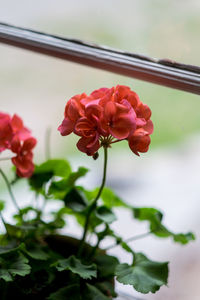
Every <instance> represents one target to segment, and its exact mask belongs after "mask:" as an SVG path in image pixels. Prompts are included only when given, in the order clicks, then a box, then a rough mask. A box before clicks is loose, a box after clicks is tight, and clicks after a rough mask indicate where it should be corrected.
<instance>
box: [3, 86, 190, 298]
mask: <svg viewBox="0 0 200 300" xmlns="http://www.w3.org/2000/svg"><path fill="white" fill-rule="evenodd" d="M150 118H151V110H150V108H149V107H148V106H147V105H145V104H143V103H142V102H141V101H140V99H139V97H138V95H137V94H136V93H135V92H133V91H132V90H131V89H130V88H129V87H126V86H120V85H118V86H116V87H113V88H110V89H108V88H101V89H99V90H96V91H94V92H92V93H91V94H90V95H89V96H88V95H86V94H85V93H83V94H81V95H76V96H74V97H72V98H71V99H70V100H69V101H68V102H67V104H66V107H65V113H64V120H63V122H62V123H61V125H60V126H59V128H58V130H59V131H60V133H61V135H62V136H66V135H68V134H70V133H72V132H73V133H75V134H76V135H78V136H79V137H80V139H79V141H78V143H77V147H78V149H79V150H80V151H81V152H84V153H86V154H87V155H89V156H91V157H92V158H93V159H95V160H96V159H97V158H98V155H99V154H98V150H99V149H100V148H103V155H104V165H103V176H102V181H101V185H100V187H99V188H96V189H94V190H87V189H85V188H84V187H83V186H80V185H79V184H78V179H79V178H81V177H82V176H85V175H86V173H87V172H88V170H87V169H86V168H85V167H80V168H79V169H78V170H77V171H73V170H72V169H71V166H70V164H69V162H68V161H67V160H65V159H48V160H47V161H45V162H43V163H42V164H40V165H34V163H33V148H34V147H35V145H36V139H35V138H34V137H32V135H31V133H30V131H29V130H28V129H27V128H26V127H25V126H24V124H23V121H22V120H21V118H20V117H19V116H17V115H14V116H13V117H11V116H10V115H8V114H5V113H0V152H1V153H3V152H4V150H9V151H11V152H12V153H13V154H14V156H12V157H11V161H12V163H13V164H14V166H15V170H14V172H15V178H14V179H13V180H12V181H11V180H9V179H8V178H7V176H6V175H5V173H4V172H3V170H2V168H1V169H0V173H1V176H2V178H3V179H4V181H5V183H6V185H7V188H8V192H9V194H10V197H11V199H12V201H13V205H15V208H16V211H17V212H16V213H15V215H14V216H13V222H12V223H8V222H7V220H6V214H5V213H4V206H6V204H5V203H4V202H3V201H1V202H0V217H1V221H2V223H3V225H4V227H5V232H4V233H2V234H1V235H0V297H1V299H13V297H17V298H19V299H27V298H28V299H37V300H39V299H49V300H59V299H68V300H70V299H73V300H74V299H75V300H81V299H82V300H96V299H98V300H109V299H113V298H115V297H116V296H117V294H116V292H115V284H114V280H115V279H116V280H118V281H119V282H120V283H122V284H127V285H132V286H133V288H134V289H135V290H136V291H138V292H141V293H149V292H152V293H155V292H156V291H158V290H159V288H160V287H161V286H162V285H166V284H167V278H168V262H156V261H152V260H150V259H149V258H148V257H147V256H146V254H143V253H137V252H135V251H134V249H132V248H131V247H130V246H129V244H128V242H129V241H130V240H131V239H129V240H125V239H123V237H121V236H118V235H117V234H116V232H114V230H113V229H112V225H111V224H112V222H114V221H116V219H117V218H116V215H115V212H114V210H115V209H120V208H125V209H127V210H130V211H131V212H132V214H133V218H135V219H137V220H139V221H148V222H149V234H153V235H156V236H157V237H160V238H167V237H171V238H173V240H174V241H175V242H178V243H181V244H187V243H188V242H189V241H190V240H193V239H194V235H193V234H192V233H190V232H189V233H186V234H182V233H181V234H175V233H173V232H171V231H170V230H168V229H167V228H166V227H165V226H164V225H163V224H162V217H163V214H162V213H161V212H160V211H159V210H157V209H155V208H152V207H135V206H132V205H130V204H127V203H125V202H124V201H123V200H122V199H121V198H119V197H118V196H117V195H116V194H115V192H114V191H112V190H111V189H110V188H108V187H106V186H105V184H106V172H107V162H108V152H109V151H110V148H111V146H113V144H115V143H117V142H120V141H122V140H127V142H128V145H129V147H130V149H131V151H132V152H133V153H134V154H136V155H139V153H140V152H147V150H148V147H149V144H150V134H152V132H153V123H152V121H151V119H150ZM4 159H5V158H4V157H3V156H2V158H1V160H4ZM21 178H26V180H27V184H28V186H29V189H30V193H32V194H34V195H35V203H33V205H31V206H30V205H27V206H25V207H21V206H20V205H19V201H18V199H16V198H15V196H14V193H13V185H15V183H16V182H18V181H19V180H21ZM39 197H40V201H41V199H42V202H43V205H42V207H41V206H40V207H39V206H38V205H37V200H38V198H39ZM50 201H57V202H59V203H61V204H62V205H61V207H59V208H58V209H57V210H56V211H55V210H54V211H50V212H48V216H47V215H45V213H44V206H48V204H49V202H50ZM68 215H70V216H73V217H74V218H75V219H76V221H77V223H78V224H79V225H80V226H81V227H82V228H83V234H82V237H81V238H80V239H75V238H74V237H71V236H65V235H61V234H60V229H64V228H65V226H66V217H67V216H68ZM88 233H90V234H91V235H92V236H93V237H95V241H96V242H95V243H94V242H93V243H92V244H90V243H89V242H88V240H87V236H88ZM106 237H110V238H111V239H113V241H114V244H113V245H112V246H115V245H120V246H121V247H122V248H123V249H124V251H127V252H129V253H130V254H131V256H132V263H131V264H127V263H123V262H121V261H119V259H118V258H117V257H114V256H111V255H109V254H108V253H107V252H106V250H107V249H103V248H102V247H101V242H102V241H103V240H104V239H105V238H106ZM133 238H134V237H133ZM112 246H111V247H112Z"/></svg>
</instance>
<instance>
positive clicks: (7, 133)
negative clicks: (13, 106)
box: [0, 113, 37, 177]
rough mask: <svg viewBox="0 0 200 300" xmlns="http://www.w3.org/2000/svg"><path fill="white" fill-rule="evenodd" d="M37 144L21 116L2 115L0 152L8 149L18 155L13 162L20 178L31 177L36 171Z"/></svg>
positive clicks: (0, 115) (0, 119) (0, 116)
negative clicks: (34, 152) (34, 159)
mask: <svg viewBox="0 0 200 300" xmlns="http://www.w3.org/2000/svg"><path fill="white" fill-rule="evenodd" d="M36 142H37V141H36V139H35V138H33V137H32V136H31V132H30V130H29V129H27V128H26V127H25V126H24V124H23V121H22V119H21V118H20V117H19V116H17V115H16V114H15V115H14V116H13V117H10V116H9V115H8V114H5V113H0V152H2V151H3V150H6V149H8V150H11V151H12V152H13V153H15V154H16V156H15V157H12V159H11V160H12V162H13V164H14V165H15V166H16V172H17V174H18V176H20V177H30V176H31V175H32V173H33V171H34V164H33V161H32V160H33V152H32V149H33V148H34V147H35V145H36Z"/></svg>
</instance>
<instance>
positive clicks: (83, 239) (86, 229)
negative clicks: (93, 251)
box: [78, 147, 108, 256]
mask: <svg viewBox="0 0 200 300" xmlns="http://www.w3.org/2000/svg"><path fill="white" fill-rule="evenodd" d="M107 161H108V148H107V147H104V168H103V179H102V183H101V186H100V189H99V191H98V193H97V195H96V198H95V199H94V200H93V201H92V203H91V204H90V206H89V208H88V212H87V215H86V221H85V226H84V232H83V237H82V239H81V242H80V246H79V250H78V256H81V254H82V251H83V247H84V243H85V239H86V236H87V232H88V227H89V222H90V216H91V214H92V212H93V211H94V210H95V208H96V204H97V201H98V199H99V197H100V196H101V193H102V191H103V188H104V185H105V182H106V171H107Z"/></svg>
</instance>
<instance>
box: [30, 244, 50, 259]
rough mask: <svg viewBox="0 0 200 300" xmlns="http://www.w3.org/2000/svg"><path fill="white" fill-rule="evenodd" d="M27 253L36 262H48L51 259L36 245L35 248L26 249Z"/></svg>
mask: <svg viewBox="0 0 200 300" xmlns="http://www.w3.org/2000/svg"><path fill="white" fill-rule="evenodd" d="M25 253H26V254H27V255H28V256H30V257H31V258H33V259H36V260H47V259H48V258H49V255H48V254H47V253H46V252H44V250H43V249H42V248H41V246H39V245H35V246H34V247H31V248H29V249H26V250H25Z"/></svg>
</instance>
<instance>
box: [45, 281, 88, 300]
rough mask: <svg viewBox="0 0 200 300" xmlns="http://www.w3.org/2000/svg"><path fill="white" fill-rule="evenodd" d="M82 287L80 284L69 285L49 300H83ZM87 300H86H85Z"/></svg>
mask: <svg viewBox="0 0 200 300" xmlns="http://www.w3.org/2000/svg"><path fill="white" fill-rule="evenodd" d="M81 299H82V297H81V292H80V286H79V285H78V284H73V285H69V286H67V287H64V288H61V289H59V290H58V291H57V292H55V293H52V294H51V295H50V296H49V297H48V300H81ZM85 300H86V299H85Z"/></svg>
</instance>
